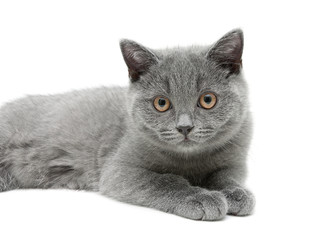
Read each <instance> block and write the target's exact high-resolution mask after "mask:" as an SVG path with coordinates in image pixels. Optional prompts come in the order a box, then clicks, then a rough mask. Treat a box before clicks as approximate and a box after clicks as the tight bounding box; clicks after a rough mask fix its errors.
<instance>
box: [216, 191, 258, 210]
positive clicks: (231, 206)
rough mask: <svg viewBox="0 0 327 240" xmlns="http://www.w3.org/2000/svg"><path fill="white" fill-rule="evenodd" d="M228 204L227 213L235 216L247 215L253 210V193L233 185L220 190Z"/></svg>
mask: <svg viewBox="0 0 327 240" xmlns="http://www.w3.org/2000/svg"><path fill="white" fill-rule="evenodd" d="M222 193H223V194H224V195H225V197H226V199H227V204H228V211H227V214H230V215H235V216H247V215H250V214H251V213H252V212H253V209H254V206H255V198H254V196H253V194H252V193H251V192H250V191H249V190H247V189H244V188H240V187H234V188H227V189H224V190H222Z"/></svg>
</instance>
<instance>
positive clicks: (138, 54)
mask: <svg viewBox="0 0 327 240" xmlns="http://www.w3.org/2000/svg"><path fill="white" fill-rule="evenodd" d="M120 49H121V52H122V54H123V57H124V60H125V63H126V65H127V67H128V72H129V77H130V79H131V81H132V82H135V81H137V80H138V79H139V78H140V76H141V75H142V74H144V73H145V72H147V71H148V70H149V68H150V67H151V66H152V65H154V64H156V63H158V57H157V56H156V55H155V54H154V53H153V52H152V51H151V50H149V49H147V48H146V47H144V46H142V45H141V44H139V43H137V42H134V41H131V40H127V39H123V40H121V41H120Z"/></svg>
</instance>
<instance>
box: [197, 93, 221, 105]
mask: <svg viewBox="0 0 327 240" xmlns="http://www.w3.org/2000/svg"><path fill="white" fill-rule="evenodd" d="M216 103H217V97H216V95H215V94H213V93H204V94H202V95H201V97H200V99H199V105H200V106H201V107H203V108H205V109H211V108H213V107H214V106H215V105H216Z"/></svg>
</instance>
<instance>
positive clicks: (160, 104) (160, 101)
mask: <svg viewBox="0 0 327 240" xmlns="http://www.w3.org/2000/svg"><path fill="white" fill-rule="evenodd" d="M158 105H159V106H160V107H164V106H165V105H166V99H164V98H159V100H158Z"/></svg>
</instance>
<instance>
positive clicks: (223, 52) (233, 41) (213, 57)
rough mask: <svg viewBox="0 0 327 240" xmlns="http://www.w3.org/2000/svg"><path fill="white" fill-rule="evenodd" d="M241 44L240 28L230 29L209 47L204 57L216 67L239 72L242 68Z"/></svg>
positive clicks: (234, 72)
mask: <svg viewBox="0 0 327 240" xmlns="http://www.w3.org/2000/svg"><path fill="white" fill-rule="evenodd" d="M243 44H244V39H243V32H242V30H241V29H235V30H232V31H230V32H228V33H227V34H225V35H224V36H223V37H222V38H221V39H220V40H219V41H218V42H216V43H215V44H214V45H213V46H212V47H211V48H210V49H209V51H208V52H207V55H206V57H207V58H208V59H209V60H210V61H213V62H215V63H216V64H217V66H218V67H222V68H224V69H227V70H229V72H230V74H239V72H240V70H241V68H242V53H243Z"/></svg>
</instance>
